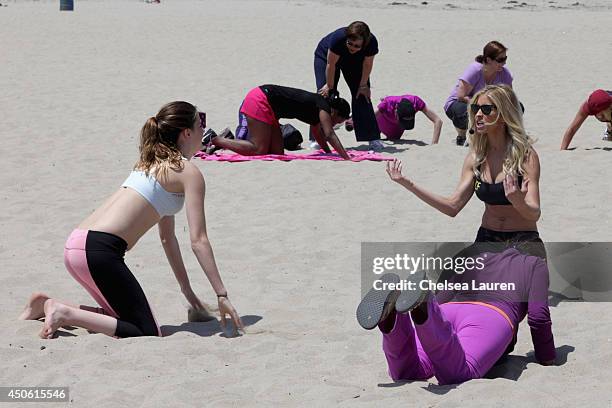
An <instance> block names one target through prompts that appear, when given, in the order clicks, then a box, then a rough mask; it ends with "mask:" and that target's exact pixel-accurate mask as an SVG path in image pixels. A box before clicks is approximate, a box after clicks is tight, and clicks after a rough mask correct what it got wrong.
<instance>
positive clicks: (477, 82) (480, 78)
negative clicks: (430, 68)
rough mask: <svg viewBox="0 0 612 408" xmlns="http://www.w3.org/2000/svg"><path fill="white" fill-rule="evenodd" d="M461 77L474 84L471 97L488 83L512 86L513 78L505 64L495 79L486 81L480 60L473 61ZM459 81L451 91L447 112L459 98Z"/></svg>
mask: <svg viewBox="0 0 612 408" xmlns="http://www.w3.org/2000/svg"><path fill="white" fill-rule="evenodd" d="M459 79H460V80H463V81H465V82H467V83H468V84H470V85H472V90H471V91H470V93H469V94H467V95H466V96H468V97H470V98H471V97H472V96H474V94H475V93H476V92H478V91H480V90H481V89H482V88H484V87H485V86H486V85H495V84H505V85H510V86H512V79H513V78H512V74H511V73H510V70H509V69H508V68H506V67H505V66H504V67H503V68H502V70H501V71H500V72H498V73H497V74H496V75H495V78H493V81H491V82H490V83H489V84H487V83H485V78H484V73H483V72H482V64H481V63H480V62H472V63H471V64H470V65H469V66H468V67H467V69H466V70H465V71H464V72H463V74H461V76H460V77H459ZM459 83H460V82H459V81H457V84H456V85H455V87H454V88H453V90H452V91H451V94H450V96H449V97H448V99H447V100H446V103H445V104H444V111H445V112H446V111H447V110H448V107H449V106H450V105H451V104H452V103H453V102H455V101H456V100H457V89H458V88H459Z"/></svg>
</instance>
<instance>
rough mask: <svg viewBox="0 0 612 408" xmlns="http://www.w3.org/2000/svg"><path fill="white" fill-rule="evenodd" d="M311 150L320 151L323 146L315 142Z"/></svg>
mask: <svg viewBox="0 0 612 408" xmlns="http://www.w3.org/2000/svg"><path fill="white" fill-rule="evenodd" d="M310 148H311V149H312V150H319V149H320V148H321V146H319V144H318V143H317V142H315V141H312V142H310Z"/></svg>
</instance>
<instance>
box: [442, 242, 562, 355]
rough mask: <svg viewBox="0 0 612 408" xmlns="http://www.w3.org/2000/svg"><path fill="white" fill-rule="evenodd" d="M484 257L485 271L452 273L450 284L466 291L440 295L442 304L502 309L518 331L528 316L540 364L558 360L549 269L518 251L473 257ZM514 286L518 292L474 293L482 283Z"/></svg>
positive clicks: (533, 257) (481, 291)
mask: <svg viewBox="0 0 612 408" xmlns="http://www.w3.org/2000/svg"><path fill="white" fill-rule="evenodd" d="M470 256H471V257H473V258H476V257H482V258H483V259H484V268H483V269H482V270H478V269H476V268H473V269H470V270H466V271H465V272H464V273H463V274H458V273H452V274H451V275H452V276H450V277H449V279H447V282H449V283H453V284H455V283H465V284H467V285H468V286H469V289H466V290H463V289H462V290H443V291H439V292H437V294H436V299H437V300H438V302H439V303H448V302H482V303H487V304H489V305H492V306H495V307H497V308H499V309H501V310H502V311H503V312H504V313H505V314H506V315H507V316H508V318H509V319H510V321H511V322H512V324H513V326H514V328H515V330H518V325H519V323H520V322H521V321H522V320H523V319H524V318H525V316H527V322H528V324H529V327H530V329H531V339H532V341H533V346H534V349H535V356H536V359H537V360H538V361H549V360H553V359H554V358H555V355H556V352H555V342H554V338H553V334H552V322H551V320H550V311H549V309H548V267H547V265H546V262H545V261H544V260H543V259H542V258H539V257H536V256H528V255H523V254H521V253H520V252H519V251H517V250H516V249H515V248H508V249H506V250H504V251H503V252H501V253H493V252H483V253H481V254H479V255H470ZM486 283H490V284H494V283H506V284H509V283H514V285H515V289H514V290H501V289H497V290H495V289H490V290H474V286H477V285H480V284H486Z"/></svg>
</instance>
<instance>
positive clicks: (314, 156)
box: [195, 150, 393, 162]
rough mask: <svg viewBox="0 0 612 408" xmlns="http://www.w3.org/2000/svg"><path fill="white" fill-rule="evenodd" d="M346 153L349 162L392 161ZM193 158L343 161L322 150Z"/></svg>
mask: <svg viewBox="0 0 612 408" xmlns="http://www.w3.org/2000/svg"><path fill="white" fill-rule="evenodd" d="M347 153H348V154H349V156H351V161H354V162H360V161H364V160H372V161H386V160H393V158H392V157H385V156H383V155H382V154H379V153H374V152H372V151H360V150H348V151H347ZM195 157H199V158H200V159H202V160H208V161H227V162H244V161H251V160H267V161H271V160H282V161H291V160H341V161H344V159H343V158H342V157H340V156H339V155H338V153H325V152H324V151H323V150H319V151H317V152H315V153H309V154H264V155H261V156H243V155H241V154H236V153H221V152H215V153H214V154H206V153H204V152H198V153H196V155H195Z"/></svg>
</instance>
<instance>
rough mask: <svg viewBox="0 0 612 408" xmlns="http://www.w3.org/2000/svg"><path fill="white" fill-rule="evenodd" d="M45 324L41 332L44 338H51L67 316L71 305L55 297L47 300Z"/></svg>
mask: <svg viewBox="0 0 612 408" xmlns="http://www.w3.org/2000/svg"><path fill="white" fill-rule="evenodd" d="M44 309H45V324H44V325H43V328H42V330H41V331H40V333H39V336H40V337H41V338H42V339H51V338H53V335H54V334H55V332H56V331H57V329H59V328H60V327H61V326H62V325H63V324H64V322H65V321H66V318H67V313H68V311H69V307H68V306H66V305H63V304H61V303H59V302H57V301H55V300H53V299H47V300H46V301H45V306H44Z"/></svg>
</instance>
